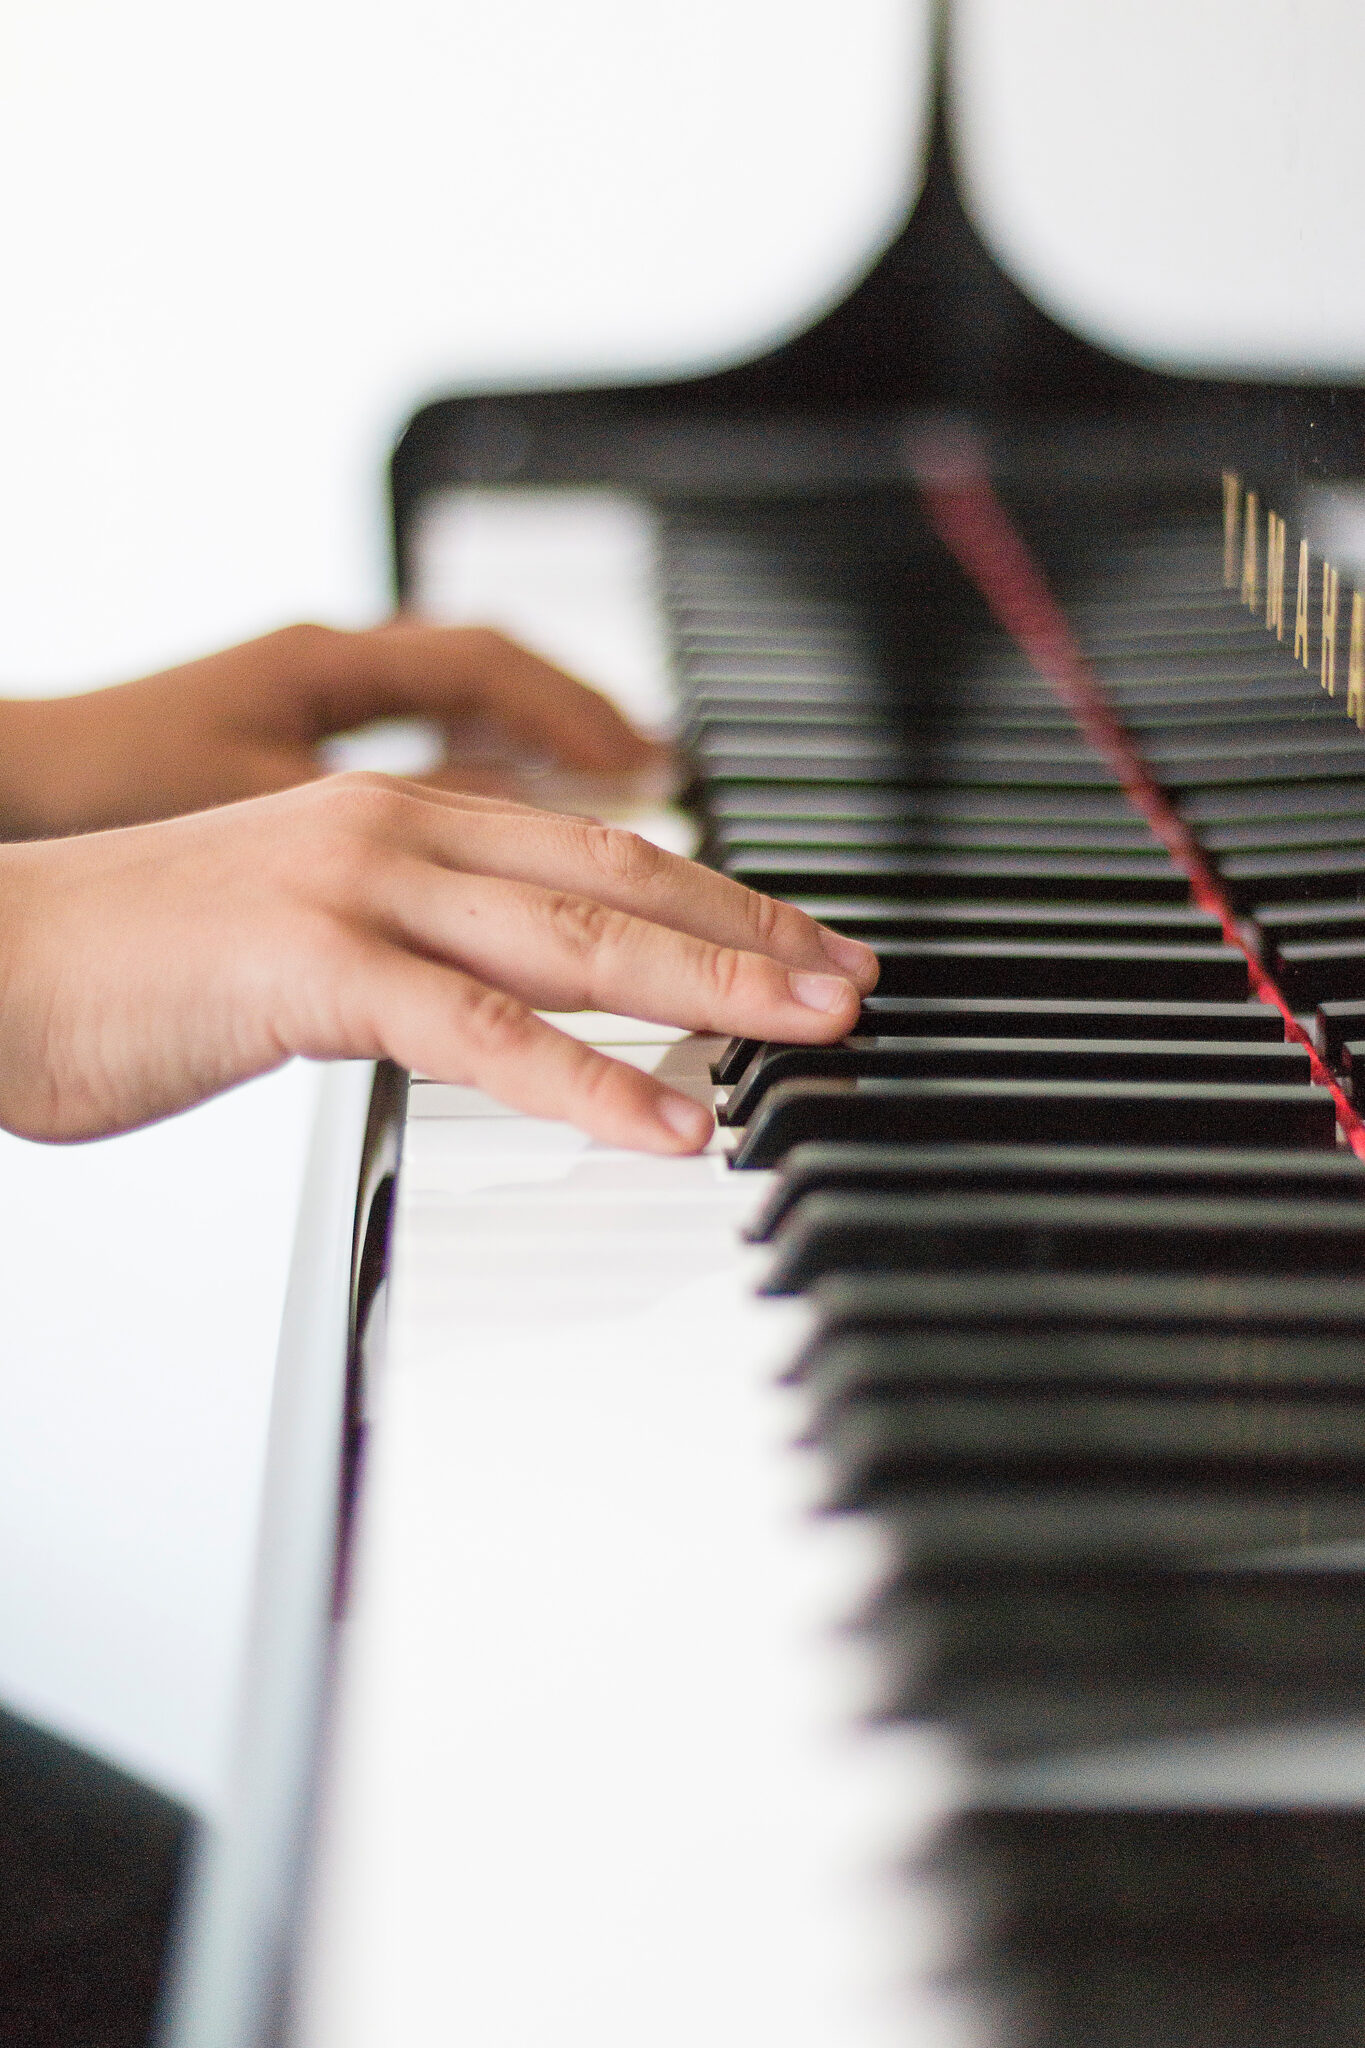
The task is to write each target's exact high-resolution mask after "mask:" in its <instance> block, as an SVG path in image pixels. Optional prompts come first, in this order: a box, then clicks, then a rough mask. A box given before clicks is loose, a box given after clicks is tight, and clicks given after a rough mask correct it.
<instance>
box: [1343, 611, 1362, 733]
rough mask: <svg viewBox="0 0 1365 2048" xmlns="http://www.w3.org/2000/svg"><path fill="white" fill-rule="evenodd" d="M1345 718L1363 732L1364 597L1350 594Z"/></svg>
mask: <svg viewBox="0 0 1365 2048" xmlns="http://www.w3.org/2000/svg"><path fill="white" fill-rule="evenodd" d="M1346 716H1347V717H1348V718H1353V719H1354V720H1355V722H1356V724H1357V725H1358V726H1359V727H1360V729H1361V731H1362V732H1365V597H1362V596H1361V594H1360V592H1359V591H1358V590H1354V591H1352V593H1351V653H1350V659H1349V660H1348V662H1347V665H1346Z"/></svg>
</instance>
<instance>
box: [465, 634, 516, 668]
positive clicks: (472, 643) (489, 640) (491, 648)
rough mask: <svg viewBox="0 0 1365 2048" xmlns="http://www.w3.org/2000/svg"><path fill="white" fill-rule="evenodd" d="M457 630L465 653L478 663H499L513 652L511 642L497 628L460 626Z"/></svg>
mask: <svg viewBox="0 0 1365 2048" xmlns="http://www.w3.org/2000/svg"><path fill="white" fill-rule="evenodd" d="M455 630H456V631H457V632H458V634H459V636H460V640H461V642H462V644H463V647H464V651H465V653H466V654H468V655H470V656H471V657H472V658H473V659H474V661H476V662H478V663H481V664H482V663H493V662H499V661H501V660H503V659H504V657H505V656H506V655H507V654H508V653H509V652H510V651H511V648H512V642H511V640H509V638H508V637H507V635H506V633H500V632H499V631H498V628H497V627H496V626H481V625H472V626H458V627H457V628H456V629H455Z"/></svg>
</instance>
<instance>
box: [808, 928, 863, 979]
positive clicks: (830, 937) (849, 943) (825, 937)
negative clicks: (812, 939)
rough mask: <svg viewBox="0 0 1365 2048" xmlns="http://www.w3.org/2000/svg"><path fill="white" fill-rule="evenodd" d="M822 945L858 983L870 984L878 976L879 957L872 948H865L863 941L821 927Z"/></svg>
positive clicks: (835, 962) (837, 965) (826, 952)
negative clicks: (865, 982)
mask: <svg viewBox="0 0 1365 2048" xmlns="http://www.w3.org/2000/svg"><path fill="white" fill-rule="evenodd" d="M820 944H821V946H822V948H823V949H824V952H825V954H826V956H827V957H828V958H829V959H831V960H832V961H833V962H834V964H835V966H836V967H839V968H842V970H843V972H844V973H845V974H851V975H852V976H853V977H854V979H855V980H857V981H867V982H870V981H872V980H875V978H876V974H877V956H876V954H875V953H874V952H873V950H872V948H871V946H865V945H864V944H863V942H862V940H861V939H849V938H845V936H844V934H843V933H842V932H832V931H830V930H829V928H828V926H826V925H823V924H822V925H821V927H820Z"/></svg>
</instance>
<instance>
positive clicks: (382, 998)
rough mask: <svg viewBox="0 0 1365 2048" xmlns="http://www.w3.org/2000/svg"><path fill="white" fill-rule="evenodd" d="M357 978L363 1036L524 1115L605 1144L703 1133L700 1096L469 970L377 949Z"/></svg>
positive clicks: (693, 1146) (688, 1143) (691, 1146)
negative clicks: (608, 1051) (611, 1052)
mask: <svg viewBox="0 0 1365 2048" xmlns="http://www.w3.org/2000/svg"><path fill="white" fill-rule="evenodd" d="M363 985H364V1000H365V1002H366V1005H367V1007H368V1009H369V1011H370V1018H369V1021H368V1025H367V1029H366V1033H365V1036H366V1039H367V1042H370V1041H372V1042H373V1043H375V1044H377V1045H378V1046H379V1047H380V1048H382V1050H383V1052H384V1053H385V1054H386V1055H387V1056H388V1057H389V1058H391V1059H394V1060H396V1061H397V1062H398V1064H399V1065H400V1066H404V1067H410V1068H416V1069H417V1071H418V1072H420V1073H423V1074H430V1075H431V1076H432V1078H433V1079H435V1080H438V1081H453V1082H459V1083H465V1084H468V1085H470V1086H473V1087H476V1088H482V1089H483V1090H484V1091H485V1092H486V1093H487V1094H489V1095H493V1096H495V1097H496V1098H497V1100H498V1101H499V1102H505V1103H506V1104H507V1105H508V1106H509V1107H510V1108H512V1109H517V1110H520V1111H522V1112H523V1114H525V1115H527V1116H537V1117H553V1118H556V1119H561V1120H563V1121H565V1122H567V1123H572V1124H576V1125H577V1126H578V1128H579V1129H580V1130H583V1131H586V1132H587V1133H588V1135H589V1136H590V1137H593V1138H596V1139H598V1140H599V1141H600V1142H601V1143H603V1144H607V1145H622V1146H629V1147H631V1148H632V1149H636V1150H639V1151H644V1152H664V1153H685V1152H699V1151H700V1150H701V1148H702V1147H703V1146H704V1145H705V1143H706V1141H707V1139H708V1138H709V1136H710V1135H711V1130H712V1128H713V1124H712V1118H711V1116H710V1114H709V1112H708V1111H707V1110H705V1109H704V1108H703V1107H702V1106H701V1104H700V1103H698V1102H694V1101H693V1100H692V1099H691V1098H690V1097H689V1096H686V1095H680V1094H678V1093H677V1092H676V1090H674V1089H672V1088H665V1087H664V1086H663V1085H662V1084H661V1083H660V1082H658V1081H656V1080H654V1079H653V1077H652V1076H651V1075H649V1074H642V1073H640V1072H638V1071H637V1069H635V1068H634V1067H627V1066H625V1065H624V1064H623V1063H622V1062H621V1061H620V1060H613V1059H609V1058H608V1057H607V1056H606V1055H605V1054H603V1053H600V1052H598V1051H596V1050H595V1049H594V1048H593V1047H592V1046H587V1045H582V1044H580V1043H579V1042H578V1041H577V1040H576V1039H572V1038H568V1037H566V1036H565V1034H564V1033H563V1032H562V1031H556V1030H555V1029H554V1027H553V1026H552V1025H549V1024H546V1023H545V1022H544V1021H543V1020H542V1019H541V1018H539V1017H536V1016H534V1015H533V1014H532V1013H531V1011H530V1010H529V1009H528V1008H527V1007H526V1005H525V1004H523V1003H520V1002H518V1001H517V1000H516V999H515V998H514V997H512V996H508V995H504V994H502V993H500V992H499V991H497V990H495V989H491V988H488V987H487V986H485V985H483V984H481V983H480V982H478V981H476V980H474V979H473V978H472V977H471V976H469V975H466V974H461V973H458V972H456V971H454V970H452V969H450V968H448V967H442V966H438V965H437V964H436V963H434V962H432V961H427V960H418V959H415V958H414V957H413V956H412V955H411V954H406V953H403V952H401V951H399V950H398V949H397V948H395V947H382V948H376V949H375V951H374V953H373V954H372V955H371V957H370V960H369V963H368V968H367V971H366V973H365V974H364V977H363Z"/></svg>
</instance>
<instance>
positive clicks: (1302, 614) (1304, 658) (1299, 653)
mask: <svg viewBox="0 0 1365 2048" xmlns="http://www.w3.org/2000/svg"><path fill="white" fill-rule="evenodd" d="M1294 659H1295V661H1301V662H1302V663H1303V665H1304V667H1305V668H1307V666H1308V543H1307V541H1306V540H1301V541H1300V542H1299V587H1298V590H1297V591H1296V593H1295V597H1294Z"/></svg>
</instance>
